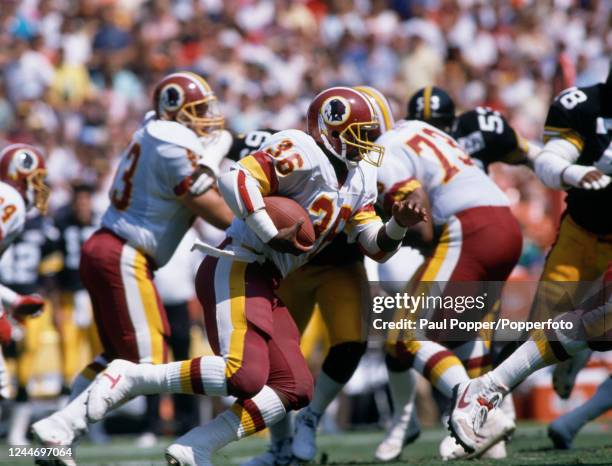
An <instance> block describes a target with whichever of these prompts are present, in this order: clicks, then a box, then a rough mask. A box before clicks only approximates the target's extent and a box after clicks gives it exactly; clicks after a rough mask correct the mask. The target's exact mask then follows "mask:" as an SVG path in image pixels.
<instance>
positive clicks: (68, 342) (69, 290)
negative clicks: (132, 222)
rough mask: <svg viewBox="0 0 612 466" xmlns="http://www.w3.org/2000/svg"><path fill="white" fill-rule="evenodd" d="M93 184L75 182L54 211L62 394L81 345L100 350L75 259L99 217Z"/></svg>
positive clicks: (77, 361) (94, 351)
mask: <svg viewBox="0 0 612 466" xmlns="http://www.w3.org/2000/svg"><path fill="white" fill-rule="evenodd" d="M93 193H94V188H93V186H90V185H88V184H76V185H74V186H73V187H72V200H71V202H70V203H69V204H67V205H65V206H63V207H60V208H59V209H58V211H57V212H56V214H55V227H56V228H57V229H58V232H59V241H58V244H57V249H58V251H59V254H60V257H61V263H62V267H61V269H60V271H59V272H58V274H57V276H56V280H57V285H58V289H59V310H58V316H57V319H56V321H57V325H58V334H59V337H60V350H61V357H62V377H63V381H64V386H63V388H62V390H63V391H64V392H65V394H66V395H67V394H69V393H70V389H69V384H70V383H71V381H72V380H73V378H74V376H75V375H76V374H77V372H78V371H79V370H80V369H81V368H80V367H79V364H80V362H81V355H82V352H83V349H84V346H86V347H88V348H89V350H90V352H91V355H92V356H95V355H97V354H99V353H100V352H101V349H102V348H101V346H100V345H101V344H100V340H99V338H98V333H97V330H96V326H95V324H94V322H93V315H92V310H91V301H90V299H89V295H88V293H87V290H86V289H85V287H84V286H83V283H82V282H81V277H80V276H79V262H80V261H81V248H82V246H83V243H85V241H87V240H88V239H89V237H90V236H91V235H92V234H93V233H94V232H95V231H96V229H97V226H98V225H99V219H96V218H95V215H94V212H93V206H92V195H93Z"/></svg>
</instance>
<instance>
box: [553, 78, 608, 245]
mask: <svg viewBox="0 0 612 466" xmlns="http://www.w3.org/2000/svg"><path fill="white" fill-rule="evenodd" d="M603 87H604V84H597V85H595V86H591V87H581V88H576V87H572V88H569V89H566V90H565V91H563V92H561V94H559V95H558V96H557V97H556V98H555V100H554V102H553V103H552V105H551V106H550V109H549V110H548V116H547V117H546V124H545V127H544V142H545V143H546V142H548V141H549V140H551V139H554V138H562V139H565V140H566V141H569V142H570V143H572V144H573V145H574V146H576V148H577V149H578V150H579V151H580V156H579V157H578V160H577V161H576V162H575V163H576V164H578V165H584V166H591V165H593V166H595V167H596V168H597V169H599V170H600V171H601V172H603V173H605V174H606V175H612V144H611V142H612V114H606V113H605V112H604V108H605V107H604V89H603ZM566 203H567V212H568V213H569V214H570V216H571V217H572V219H573V220H574V221H575V222H576V223H577V224H578V225H580V226H581V227H583V228H585V229H587V230H589V231H591V232H593V233H595V234H600V235H601V234H610V233H612V216H611V215H610V214H609V212H610V206H611V205H612V185H609V186H608V187H607V188H606V189H602V190H600V191H590V190H585V189H578V188H570V189H569V190H568V193H567V198H566Z"/></svg>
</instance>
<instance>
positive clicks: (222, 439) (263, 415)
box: [175, 386, 286, 464]
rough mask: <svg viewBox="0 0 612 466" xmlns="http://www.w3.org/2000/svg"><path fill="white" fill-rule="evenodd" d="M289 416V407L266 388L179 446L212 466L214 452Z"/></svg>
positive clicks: (180, 441) (186, 437) (194, 431)
mask: <svg viewBox="0 0 612 466" xmlns="http://www.w3.org/2000/svg"><path fill="white" fill-rule="evenodd" d="M285 414H286V413H285V407H284V406H283V403H282V401H281V400H280V398H279V397H278V395H277V394H276V393H275V392H274V390H272V389H271V388H270V387H267V386H265V387H264V388H263V389H262V390H261V391H260V392H259V393H258V394H257V395H255V396H254V397H253V398H251V399H249V400H239V401H237V402H236V403H234V405H233V406H232V407H231V408H230V409H228V410H227V411H224V412H222V413H221V414H219V415H218V416H217V417H216V418H214V419H213V420H212V421H210V422H209V423H207V424H205V425H203V426H200V427H196V428H194V429H191V430H190V431H189V432H188V433H186V434H185V435H183V436H182V437H180V438H178V439H177V440H176V442H175V444H178V445H181V446H184V447H188V448H189V449H191V451H192V452H193V457H194V460H195V462H196V464H210V457H211V455H212V453H213V452H215V451H217V450H219V449H221V448H223V447H224V446H226V445H227V444H228V443H230V442H234V441H236V440H240V439H242V438H244V437H247V436H249V435H252V434H254V433H255V432H259V431H260V430H262V429H264V428H265V427H266V426H271V425H274V424H275V423H277V422H279V421H280V420H281V419H282V418H283V417H285Z"/></svg>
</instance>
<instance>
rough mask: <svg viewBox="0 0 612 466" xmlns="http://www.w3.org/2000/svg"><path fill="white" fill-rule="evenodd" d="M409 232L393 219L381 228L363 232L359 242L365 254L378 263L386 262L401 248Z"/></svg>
mask: <svg viewBox="0 0 612 466" xmlns="http://www.w3.org/2000/svg"><path fill="white" fill-rule="evenodd" d="M407 231H408V229H407V228H404V227H402V226H401V225H400V224H399V223H397V221H396V220H395V218H393V217H391V220H389V221H388V222H387V223H385V224H384V225H381V226H380V228H378V229H376V228H368V229H367V230H365V231H364V232H362V233H361V234H360V235H359V239H358V241H359V245H360V246H361V250H362V251H363V252H364V254H366V255H367V256H368V257H370V258H372V259H373V260H375V261H377V262H385V261H387V260H388V259H389V258H391V257H392V256H393V254H395V253H396V252H397V250H398V249H399V248H400V246H401V244H402V240H403V239H404V235H405V234H406V232H407Z"/></svg>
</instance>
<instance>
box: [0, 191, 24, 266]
mask: <svg viewBox="0 0 612 466" xmlns="http://www.w3.org/2000/svg"><path fill="white" fill-rule="evenodd" d="M25 221H26V207H25V203H24V202H23V197H21V194H19V192H18V191H17V190H16V189H15V188H13V187H12V186H11V185H9V184H6V183H3V182H1V181H0V255H2V253H3V252H4V251H6V249H7V248H8V247H9V246H10V245H11V243H12V242H13V241H14V240H15V238H17V236H19V235H20V234H21V232H22V231H23V227H24V225H25Z"/></svg>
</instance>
